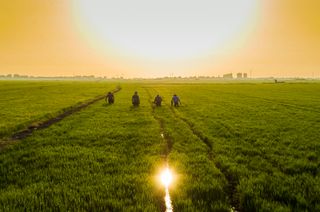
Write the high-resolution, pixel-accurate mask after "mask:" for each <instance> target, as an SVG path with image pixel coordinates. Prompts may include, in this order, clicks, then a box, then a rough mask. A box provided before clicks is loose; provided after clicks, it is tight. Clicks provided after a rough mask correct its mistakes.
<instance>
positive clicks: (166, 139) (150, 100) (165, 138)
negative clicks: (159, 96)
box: [144, 87, 173, 161]
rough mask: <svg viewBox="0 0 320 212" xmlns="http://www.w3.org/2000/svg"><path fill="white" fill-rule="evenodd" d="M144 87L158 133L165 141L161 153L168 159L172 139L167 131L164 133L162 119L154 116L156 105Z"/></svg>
mask: <svg viewBox="0 0 320 212" xmlns="http://www.w3.org/2000/svg"><path fill="white" fill-rule="evenodd" d="M144 89H145V90H146V92H147V94H148V97H149V100H148V101H149V103H150V105H151V108H152V116H153V118H154V119H155V120H156V121H158V123H159V125H160V135H161V137H162V139H164V140H165V142H166V148H165V151H164V152H163V154H162V155H163V157H164V158H165V160H166V161H168V155H169V154H170V152H171V149H172V145H173V143H172V139H171V138H170V137H169V135H168V134H167V133H165V130H164V121H163V120H162V119H161V118H159V117H158V116H156V114H155V107H156V106H155V105H154V104H153V101H152V99H153V97H152V95H151V93H150V91H149V90H148V88H146V87H145V88H144Z"/></svg>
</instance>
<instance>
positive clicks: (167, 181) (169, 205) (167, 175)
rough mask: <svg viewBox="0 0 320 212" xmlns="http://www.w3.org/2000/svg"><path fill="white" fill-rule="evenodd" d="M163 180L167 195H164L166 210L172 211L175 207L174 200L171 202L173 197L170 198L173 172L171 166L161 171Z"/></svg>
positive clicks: (167, 211)
mask: <svg viewBox="0 0 320 212" xmlns="http://www.w3.org/2000/svg"><path fill="white" fill-rule="evenodd" d="M160 178H161V182H162V184H163V185H164V188H165V197H164V201H165V206H166V212H172V211H173V207H172V202H171V198H170V193H169V185H170V184H171V182H172V173H171V171H170V169H169V167H167V168H166V169H165V170H164V171H163V172H162V173H161V176H160Z"/></svg>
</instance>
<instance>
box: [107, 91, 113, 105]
mask: <svg viewBox="0 0 320 212" xmlns="http://www.w3.org/2000/svg"><path fill="white" fill-rule="evenodd" d="M106 101H108V103H109V104H113V103H114V95H113V93H111V92H108V94H107V96H106Z"/></svg>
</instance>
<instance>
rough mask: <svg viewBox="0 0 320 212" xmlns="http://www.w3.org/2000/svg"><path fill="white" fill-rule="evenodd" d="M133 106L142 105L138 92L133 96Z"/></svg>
mask: <svg viewBox="0 0 320 212" xmlns="http://www.w3.org/2000/svg"><path fill="white" fill-rule="evenodd" d="M132 104H133V106H139V104H140V98H139V95H138V92H137V91H135V92H134V94H133V96H132Z"/></svg>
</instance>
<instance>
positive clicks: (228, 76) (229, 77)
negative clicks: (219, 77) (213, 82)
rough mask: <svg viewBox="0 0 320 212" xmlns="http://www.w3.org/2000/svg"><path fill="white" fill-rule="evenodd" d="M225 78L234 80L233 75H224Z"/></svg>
mask: <svg viewBox="0 0 320 212" xmlns="http://www.w3.org/2000/svg"><path fill="white" fill-rule="evenodd" d="M223 78H226V79H232V78H233V76H232V73H229V74H224V75H223Z"/></svg>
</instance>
